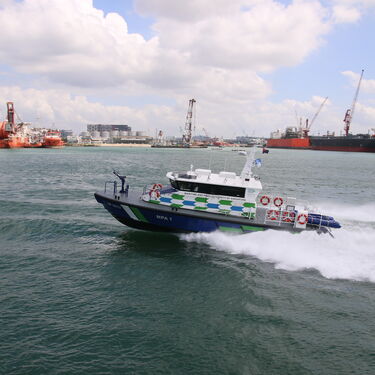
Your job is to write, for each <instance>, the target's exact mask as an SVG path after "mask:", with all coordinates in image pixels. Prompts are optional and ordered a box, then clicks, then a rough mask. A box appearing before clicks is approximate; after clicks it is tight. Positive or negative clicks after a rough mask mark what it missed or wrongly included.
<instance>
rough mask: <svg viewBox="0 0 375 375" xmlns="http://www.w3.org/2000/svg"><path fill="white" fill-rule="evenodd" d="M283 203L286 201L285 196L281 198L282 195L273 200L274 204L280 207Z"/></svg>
mask: <svg viewBox="0 0 375 375" xmlns="http://www.w3.org/2000/svg"><path fill="white" fill-rule="evenodd" d="M283 203H284V200H283V198H281V197H276V198H275V199H274V200H273V204H274V205H275V206H276V207H280V206H282V204H283Z"/></svg>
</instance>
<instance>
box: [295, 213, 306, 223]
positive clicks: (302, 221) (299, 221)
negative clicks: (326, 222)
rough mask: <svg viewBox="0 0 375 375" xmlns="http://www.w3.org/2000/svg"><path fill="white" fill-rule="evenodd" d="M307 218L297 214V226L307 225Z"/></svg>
mask: <svg viewBox="0 0 375 375" xmlns="http://www.w3.org/2000/svg"><path fill="white" fill-rule="evenodd" d="M307 220H308V216H307V215H306V214H299V215H298V217H297V221H298V224H300V225H305V224H306V223H307Z"/></svg>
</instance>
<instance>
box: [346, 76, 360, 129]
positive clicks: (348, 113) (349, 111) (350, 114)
mask: <svg viewBox="0 0 375 375" xmlns="http://www.w3.org/2000/svg"><path fill="white" fill-rule="evenodd" d="M363 72H364V70H363V69H362V73H361V77H360V78H359V81H358V86H357V90H356V92H355V95H354V99H353V103H352V107H351V108H350V109H347V110H346V112H345V117H344V123H345V126H344V131H345V135H346V136H348V135H349V129H350V124H351V123H352V119H353V115H354V109H355V105H356V104H357V100H358V94H359V88H360V86H361V82H362V77H363Z"/></svg>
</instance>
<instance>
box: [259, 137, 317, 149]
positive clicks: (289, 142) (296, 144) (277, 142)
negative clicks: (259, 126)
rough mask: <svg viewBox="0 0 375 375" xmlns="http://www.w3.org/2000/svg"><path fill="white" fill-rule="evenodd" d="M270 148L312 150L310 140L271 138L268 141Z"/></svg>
mask: <svg viewBox="0 0 375 375" xmlns="http://www.w3.org/2000/svg"><path fill="white" fill-rule="evenodd" d="M266 147H268V148H296V149H308V148H310V139H309V138H278V139H274V138H270V139H268V140H267V146H266Z"/></svg>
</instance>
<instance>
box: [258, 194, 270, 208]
mask: <svg viewBox="0 0 375 375" xmlns="http://www.w3.org/2000/svg"><path fill="white" fill-rule="evenodd" d="M265 201H266V202H265ZM270 202H271V199H270V198H269V197H267V195H263V197H262V198H260V203H262V204H263V206H267V205H268V204H269V203H270Z"/></svg>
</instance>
